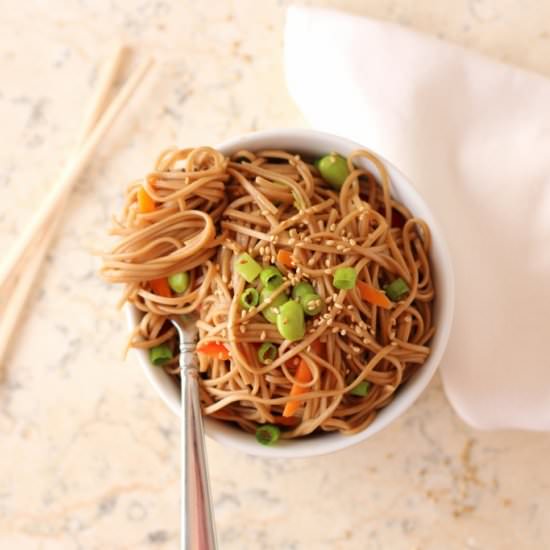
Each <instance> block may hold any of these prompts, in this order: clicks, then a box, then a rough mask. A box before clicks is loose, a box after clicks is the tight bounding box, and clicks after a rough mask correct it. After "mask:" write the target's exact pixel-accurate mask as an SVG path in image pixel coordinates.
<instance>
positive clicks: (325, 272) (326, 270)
mask: <svg viewBox="0 0 550 550" xmlns="http://www.w3.org/2000/svg"><path fill="white" fill-rule="evenodd" d="M323 273H324V274H325V275H330V274H331V273H332V271H331V270H330V269H325V270H324V271H323Z"/></svg>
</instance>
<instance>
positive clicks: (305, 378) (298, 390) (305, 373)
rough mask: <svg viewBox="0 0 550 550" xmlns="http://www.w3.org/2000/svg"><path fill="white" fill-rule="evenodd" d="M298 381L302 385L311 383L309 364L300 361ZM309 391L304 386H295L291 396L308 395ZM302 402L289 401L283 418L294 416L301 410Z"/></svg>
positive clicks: (296, 377) (297, 372)
mask: <svg viewBox="0 0 550 550" xmlns="http://www.w3.org/2000/svg"><path fill="white" fill-rule="evenodd" d="M294 378H295V379H296V382H301V383H302V384H303V383H305V382H311V371H310V370H309V367H308V366H307V363H306V362H305V361H304V360H302V361H300V364H299V365H298V369H297V370H296V375H295V376H294ZM308 391H309V388H304V387H303V386H299V385H298V384H296V383H295V384H293V385H292V388H291V390H290V395H291V396H294V395H302V394H303V393H307V392H308ZM300 405H301V402H300V401H289V402H288V403H287V404H286V405H285V408H284V410H283V416H286V417H289V416H294V414H295V413H296V411H297V410H298V409H299V408H300Z"/></svg>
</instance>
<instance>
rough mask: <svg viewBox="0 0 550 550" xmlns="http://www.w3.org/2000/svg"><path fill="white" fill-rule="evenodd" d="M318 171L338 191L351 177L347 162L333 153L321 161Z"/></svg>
mask: <svg viewBox="0 0 550 550" xmlns="http://www.w3.org/2000/svg"><path fill="white" fill-rule="evenodd" d="M318 170H319V172H320V173H321V177H322V178H323V179H324V180H325V181H326V182H327V183H329V184H330V185H331V187H333V188H334V189H336V190H337V191H338V190H340V188H341V187H342V185H344V182H345V181H346V178H347V177H348V176H349V168H348V162H347V160H346V159H345V158H344V157H343V156H342V155H338V154H337V153H331V154H330V155H325V156H324V157H322V158H321V159H319V166H318Z"/></svg>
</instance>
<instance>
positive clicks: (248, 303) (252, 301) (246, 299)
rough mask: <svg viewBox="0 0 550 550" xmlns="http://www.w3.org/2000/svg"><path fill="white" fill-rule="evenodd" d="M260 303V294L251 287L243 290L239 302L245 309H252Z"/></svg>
mask: <svg viewBox="0 0 550 550" xmlns="http://www.w3.org/2000/svg"><path fill="white" fill-rule="evenodd" d="M259 301H260V293H259V292H258V291H257V290H256V289H255V288H253V287H251V286H249V287H248V288H245V289H244V290H243V293H242V294H241V297H240V298H239V302H240V303H241V306H242V307H244V309H251V308H253V307H254V306H257V305H258V302H259Z"/></svg>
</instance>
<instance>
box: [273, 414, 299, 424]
mask: <svg viewBox="0 0 550 550" xmlns="http://www.w3.org/2000/svg"><path fill="white" fill-rule="evenodd" d="M298 422H299V419H298V418H296V417H295V416H289V417H286V416H274V417H273V423H274V424H277V425H279V426H290V427H293V426H296V424H298Z"/></svg>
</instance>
